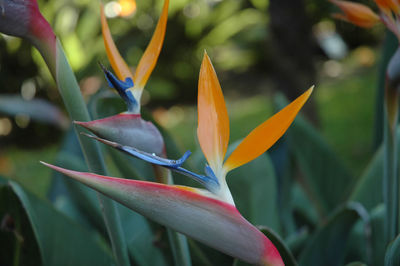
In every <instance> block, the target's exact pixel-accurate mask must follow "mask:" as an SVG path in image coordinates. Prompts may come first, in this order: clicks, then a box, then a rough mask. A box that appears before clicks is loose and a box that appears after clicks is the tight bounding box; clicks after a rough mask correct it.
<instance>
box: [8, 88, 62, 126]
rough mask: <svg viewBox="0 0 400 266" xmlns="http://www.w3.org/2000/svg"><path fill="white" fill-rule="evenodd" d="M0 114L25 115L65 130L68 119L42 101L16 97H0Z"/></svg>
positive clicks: (52, 106)
mask: <svg viewBox="0 0 400 266" xmlns="http://www.w3.org/2000/svg"><path fill="white" fill-rule="evenodd" d="M0 113H4V114H7V115H11V116H14V115H26V116H28V117H29V118H31V119H33V120H36V121H39V122H43V123H47V124H51V125H55V126H58V127H60V128H62V129H65V128H67V127H68V126H69V120H68V118H67V117H66V116H65V115H64V114H63V113H62V112H61V110H60V109H59V108H58V107H57V106H55V105H53V104H52V103H50V102H48V101H46V100H43V99H32V100H29V101H28V100H25V99H24V98H22V97H21V96H18V95H5V94H3V95H1V96H0Z"/></svg>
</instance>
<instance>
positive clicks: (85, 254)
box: [10, 182, 113, 266]
mask: <svg viewBox="0 0 400 266" xmlns="http://www.w3.org/2000/svg"><path fill="white" fill-rule="evenodd" d="M10 184H11V188H12V190H13V191H14V193H15V194H16V195H17V196H18V198H19V200H20V201H21V203H22V205H23V207H24V209H25V211H26V213H27V215H28V217H29V220H30V222H31V225H32V228H33V231H34V234H35V236H36V240H37V242H38V245H39V249H40V253H41V257H42V261H43V265H49V266H52V265H82V266H87V265H111V264H112V263H113V259H112V257H111V255H110V252H109V251H107V250H105V249H104V248H103V247H102V246H101V243H100V242H99V241H98V240H96V238H95V236H94V235H92V234H91V233H89V232H87V231H85V230H84V229H83V228H82V227H80V226H79V225H77V224H74V223H73V222H72V221H71V220H70V219H69V218H68V217H66V216H64V215H63V214H61V213H59V212H58V211H57V210H55V209H54V208H53V207H52V206H51V205H50V204H49V203H46V202H44V201H43V200H40V199H38V198H36V197H35V196H34V195H32V194H30V193H28V192H27V191H25V190H24V189H23V188H22V187H21V186H19V185H18V184H17V183H14V182H10Z"/></svg>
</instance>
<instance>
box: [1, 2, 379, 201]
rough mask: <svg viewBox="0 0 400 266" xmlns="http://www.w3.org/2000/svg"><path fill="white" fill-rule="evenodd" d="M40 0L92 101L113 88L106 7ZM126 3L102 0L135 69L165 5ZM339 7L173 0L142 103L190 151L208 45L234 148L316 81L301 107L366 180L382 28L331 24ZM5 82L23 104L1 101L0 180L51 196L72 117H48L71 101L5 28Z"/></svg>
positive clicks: (33, 54)
mask: <svg viewBox="0 0 400 266" xmlns="http://www.w3.org/2000/svg"><path fill="white" fill-rule="evenodd" d="M38 2H39V6H40V9H41V11H42V12H43V14H44V16H45V17H46V18H47V19H48V21H49V22H50V24H51V25H52V26H53V27H54V30H55V32H56V34H57V35H58V37H59V38H60V40H61V42H62V44H63V46H64V48H65V51H66V53H67V56H68V58H69V60H70V63H71V65H72V67H73V69H74V71H75V73H76V76H77V78H78V80H79V82H80V86H81V89H82V92H83V94H84V95H85V97H86V99H87V100H88V101H89V98H90V96H91V95H93V94H96V93H97V92H98V91H99V90H105V91H109V88H107V85H106V82H105V79H104V77H103V76H102V72H101V70H100V68H99V67H98V64H97V63H98V62H101V63H103V64H105V65H106V66H109V64H108V61H107V58H106V54H105V49H104V45H103V41H102V38H101V31H100V16H99V2H98V1H97V0H96V1H91V0H83V1H82V0H79V1H78V0H75V1H72V0H70V1H64V0H58V1H43V0H40V1H38ZM122 2H130V1H119V2H118V1H113V2H106V1H104V3H105V7H106V13H107V15H108V17H109V18H108V21H109V25H110V29H111V32H112V34H113V38H114V40H115V42H116V43H117V46H118V48H119V50H120V52H121V54H122V56H123V57H124V58H125V59H126V61H127V63H128V64H129V65H130V66H132V67H133V68H134V67H135V66H136V64H137V63H138V61H139V59H140V57H141V55H142V53H143V51H144V49H145V48H146V45H147V43H148V42H149V40H150V38H151V35H152V33H153V30H154V28H155V24H156V22H157V19H158V16H159V13H160V10H161V6H162V1H158V0H157V1H156V0H150V1H149V0H146V1H145V0H137V9H136V10H135V12H134V13H132V14H129V15H127V16H121V11H122V10H123V9H121V7H123V4H126V3H122ZM118 5H119V6H118ZM128 5H129V3H128ZM334 11H335V8H334V7H333V6H331V4H330V3H329V2H328V1H324V0H308V1H301V0H296V1H288V0H284V1H280V0H274V1H269V0H224V1H220V0H191V1H190V0H171V2H170V9H169V20H168V25H167V33H166V38H165V43H164V46H163V50H162V52H161V55H160V58H159V61H158V64H157V66H156V68H155V70H154V72H153V74H152V76H151V78H150V80H149V82H148V84H147V85H146V89H145V93H144V95H143V99H142V101H143V105H144V107H143V108H144V109H145V110H147V111H149V112H150V113H151V114H152V115H153V116H154V118H155V120H156V121H157V122H158V123H159V124H160V125H161V126H163V127H164V128H166V129H167V130H168V131H169V132H170V133H171V135H172V136H173V137H174V139H175V141H176V142H177V143H178V145H179V147H180V148H181V149H182V150H188V149H190V150H192V151H195V150H197V149H198V147H199V146H198V143H197V139H196V124H197V121H196V120H197V115H196V105H195V104H196V96H197V79H198V73H199V68H200V63H201V58H202V55H203V51H204V50H207V52H208V54H209V55H210V57H211V59H212V61H213V63H214V66H215V68H216V71H217V74H218V76H219V79H220V83H221V86H222V89H223V92H224V95H225V98H226V101H227V107H228V113H229V116H230V121H231V143H232V142H234V141H235V140H238V139H240V138H242V137H244V136H246V135H247V134H248V133H249V132H250V131H251V130H252V129H253V128H254V127H256V126H257V125H258V124H259V123H261V122H262V121H264V120H265V119H267V118H268V117H269V116H271V115H272V114H273V113H274V112H275V111H276V110H274V107H273V106H274V105H273V95H274V94H275V93H283V94H285V95H286V96H287V97H288V98H290V99H293V98H295V97H296V96H298V95H300V93H301V92H302V91H304V90H305V89H307V88H308V87H309V86H311V85H314V84H315V85H316V89H315V92H314V94H313V95H312V102H310V103H307V108H306V110H305V111H303V113H304V114H305V115H306V116H308V117H309V119H310V120H311V121H312V122H313V123H314V124H315V126H316V127H318V128H319V129H320V132H322V135H323V136H324V137H325V138H326V140H327V141H328V143H329V144H330V145H331V146H332V147H333V149H334V150H335V151H336V152H337V153H338V154H339V155H340V156H341V158H342V159H343V161H344V162H345V164H346V165H347V166H348V167H349V168H350V170H351V171H352V172H353V174H355V176H359V175H360V174H361V172H362V169H364V168H365V167H366V165H367V162H368V160H369V158H370V157H371V155H372V152H373V139H374V130H373V128H374V116H375V112H376V108H375V105H376V103H375V98H376V88H377V85H378V71H377V69H378V67H377V65H378V64H379V62H380V60H381V59H380V58H381V54H380V50H381V44H382V42H383V39H384V36H385V31H384V29H383V27H380V26H378V27H375V28H374V29H372V30H363V29H360V28H357V27H355V26H352V25H350V24H346V23H344V22H340V21H334V20H333V19H331V18H330V14H331V13H332V12H334ZM0 88H1V89H0V101H1V99H3V102H4V101H7V102H10V101H9V99H10V98H7V97H10V94H14V95H18V97H21V98H22V99H23V100H24V101H23V102H22V103H21V102H18V101H15V103H14V104H13V105H12V106H11V107H10V106H8V105H7V106H6V105H2V104H1V102H0V175H1V174H4V175H7V176H10V177H12V178H15V179H17V180H19V181H21V182H22V184H24V185H25V187H26V188H28V189H29V190H31V191H33V192H35V193H36V194H38V195H40V196H42V197H44V196H45V193H46V191H47V186H48V182H45V181H44V180H46V177H47V178H49V176H50V170H49V169H47V168H45V167H43V166H41V165H40V164H39V163H38V161H39V159H40V160H43V161H48V162H52V160H53V158H54V157H55V154H56V153H57V151H58V150H59V147H60V141H61V139H62V137H63V134H64V132H65V131H64V129H65V123H64V122H63V123H61V122H59V123H58V122H56V121H54V119H53V120H52V119H51V118H50V116H51V115H50V113H53V112H55V113H57V115H56V117H58V118H59V119H62V118H60V117H63V113H64V111H63V110H64V107H63V105H62V101H61V99H60V96H59V94H58V92H57V89H56V87H55V84H54V82H53V81H52V79H51V76H50V74H49V72H48V70H47V68H46V67H45V64H44V62H43V61H42V59H41V57H40V56H39V54H38V52H37V51H36V50H35V49H34V48H32V47H31V46H30V45H29V44H28V43H27V42H25V41H22V40H20V39H17V38H13V37H9V36H5V35H0ZM36 99H45V100H48V101H49V102H51V103H53V104H54V105H55V106H56V107H58V108H59V109H61V113H58V111H57V109H51V108H50V107H49V108H50V109H43V110H52V111H49V113H47V114H46V111H43V110H39V111H36V112H37V114H36V115H35V114H34V113H35V112H33V113H32V112H30V113H29V115H28V114H27V113H26V109H27V108H28V105H27V104H26V102H32V103H33V104H32V106H33V107H32V108H33V109H34V110H37V106H36V104H35V103H34V101H35V100H36ZM121 101H122V100H121ZM38 105H42V104H41V103H40V102H39V104H38ZM35 108H36V109H35ZM53 114H54V113H53ZM41 115H43V116H44V117H42V116H41ZM38 117H39V118H42V119H38ZM63 119H65V118H63ZM47 180H48V179H47Z"/></svg>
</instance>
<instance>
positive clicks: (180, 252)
mask: <svg viewBox="0 0 400 266" xmlns="http://www.w3.org/2000/svg"><path fill="white" fill-rule="evenodd" d="M164 157H166V155H164ZM153 169H154V173H155V175H156V180H157V182H160V183H164V184H170V185H171V184H173V183H174V182H173V178H172V174H171V171H170V170H168V169H165V168H164V167H161V166H158V165H154V166H153ZM166 230H167V235H168V240H169V244H170V246H171V250H172V255H173V258H174V265H181V266H191V265H192V263H191V258H190V251H189V245H188V242H187V239H186V236H184V235H182V234H180V233H178V232H175V231H174V230H172V229H170V228H166Z"/></svg>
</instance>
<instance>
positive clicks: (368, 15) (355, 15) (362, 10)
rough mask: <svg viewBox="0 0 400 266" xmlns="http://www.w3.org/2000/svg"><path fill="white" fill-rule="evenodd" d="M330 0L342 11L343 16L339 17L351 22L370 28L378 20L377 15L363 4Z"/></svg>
mask: <svg viewBox="0 0 400 266" xmlns="http://www.w3.org/2000/svg"><path fill="white" fill-rule="evenodd" d="M330 1H331V2H332V3H333V4H335V5H336V6H338V7H339V8H340V9H341V10H342V11H343V13H344V17H339V18H341V19H343V20H346V21H348V22H351V23H353V24H355V25H357V26H360V27H364V28H370V27H372V26H374V25H375V24H376V23H377V22H378V21H379V16H378V15H377V14H375V13H374V12H373V11H372V10H371V9H370V8H369V7H367V6H365V5H362V4H359V3H354V2H349V1H339V0H330ZM337 17H338V16H337Z"/></svg>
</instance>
